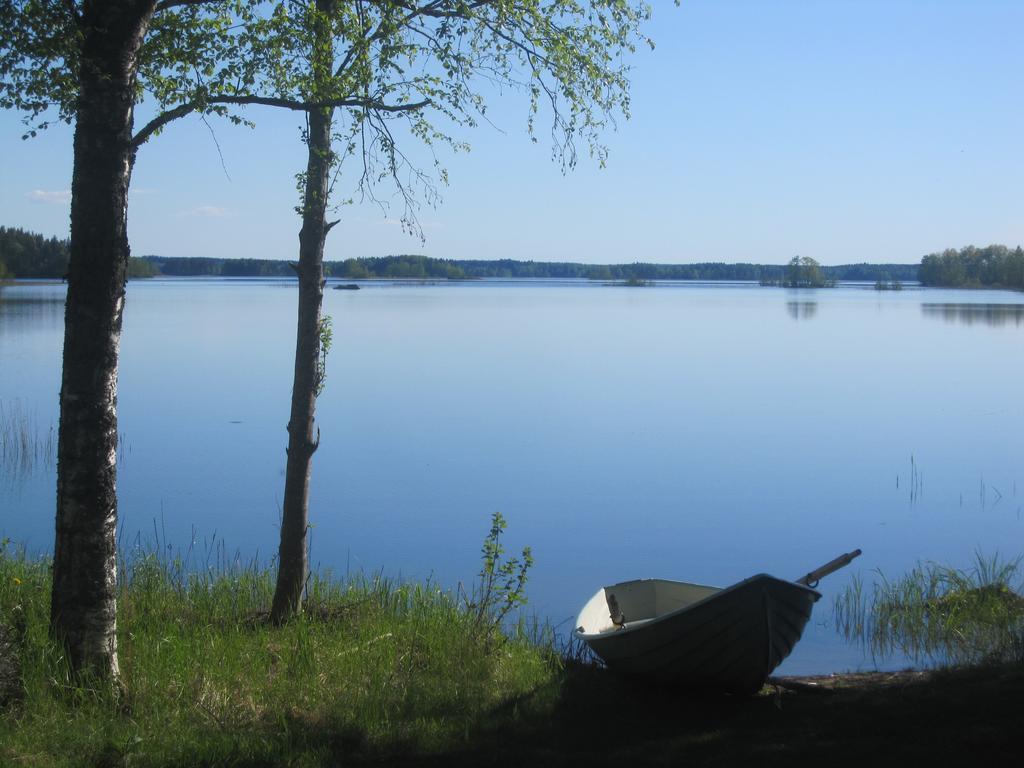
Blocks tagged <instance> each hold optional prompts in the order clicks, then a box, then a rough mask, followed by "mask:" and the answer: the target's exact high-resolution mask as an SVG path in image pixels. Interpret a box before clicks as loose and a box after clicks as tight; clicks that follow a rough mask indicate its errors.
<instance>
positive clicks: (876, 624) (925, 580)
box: [833, 553, 1024, 664]
mask: <svg viewBox="0 0 1024 768" xmlns="http://www.w3.org/2000/svg"><path fill="white" fill-rule="evenodd" d="M1020 564H1021V558H1020V557H1018V558H1016V559H1014V560H1011V561H1008V562H1006V561H1002V560H1001V559H1000V558H999V556H998V555H993V556H992V557H991V558H986V557H984V556H982V555H981V554H980V553H979V554H977V555H976V563H975V566H974V567H973V568H971V569H969V570H959V569H956V568H952V567H950V566H946V565H940V564H937V563H930V562H929V563H924V564H921V563H919V564H918V565H917V566H916V567H915V568H914V569H913V570H912V571H910V573H908V574H906V575H905V576H903V577H902V578H900V579H897V580H895V581H889V580H888V579H887V578H886V577H885V576H884V575H883V574H882V573H879V574H878V576H879V580H878V581H876V582H875V583H874V584H873V586H872V589H871V594H870V595H868V594H867V592H866V590H865V586H864V583H863V581H862V580H861V579H860V578H859V577H855V578H854V580H853V582H852V584H851V585H850V586H849V587H847V588H846V589H845V590H844V591H843V592H842V593H841V594H840V595H839V596H838V597H837V598H836V600H835V603H834V606H833V610H834V614H835V619H836V626H837V628H838V629H839V631H840V632H841V633H842V634H843V635H844V636H845V637H846V639H847V640H854V641H858V642H860V643H862V644H863V645H864V646H865V647H866V648H867V649H869V650H870V652H871V653H872V655H873V656H874V657H876V658H879V657H885V656H891V655H893V654H895V653H901V654H903V655H905V656H907V657H908V658H910V659H912V660H913V661H914V662H915V663H932V664H977V663H982V662H998V661H1021V660H1024V597H1022V595H1021V584H1022V579H1021V573H1020Z"/></svg>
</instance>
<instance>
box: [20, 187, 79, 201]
mask: <svg viewBox="0 0 1024 768" xmlns="http://www.w3.org/2000/svg"><path fill="white" fill-rule="evenodd" d="M25 197H27V198H29V199H30V200H38V201H39V202H41V203H51V204H53V205H67V204H68V203H70V202H71V190H70V189H52V190H51V189H33V190H32V191H31V192H26V193H25Z"/></svg>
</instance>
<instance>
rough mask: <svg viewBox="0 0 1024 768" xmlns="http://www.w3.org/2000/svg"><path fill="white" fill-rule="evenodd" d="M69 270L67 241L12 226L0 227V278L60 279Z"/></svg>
mask: <svg viewBox="0 0 1024 768" xmlns="http://www.w3.org/2000/svg"><path fill="white" fill-rule="evenodd" d="M67 271H68V241H67V240H58V239H57V238H56V237H49V238H47V237H43V236H42V235H39V234H36V233H34V232H27V231H25V230H24V229H18V228H15V227H0V275H3V274H5V273H6V275H7V276H10V277H62V276H63V275H64V274H65V273H66V272H67Z"/></svg>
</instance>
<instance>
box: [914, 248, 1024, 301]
mask: <svg viewBox="0 0 1024 768" xmlns="http://www.w3.org/2000/svg"><path fill="white" fill-rule="evenodd" d="M920 280H921V283H922V284H923V285H938V286H946V287H951V288H963V287H966V288H982V287H984V288H1017V289H1021V290H1024V250H1021V247H1020V246H1019V245H1018V246H1017V247H1016V248H1015V249H1013V250H1012V251H1011V250H1010V249H1009V248H1007V247H1006V246H1005V245H990V246H988V247H987V248H975V247H974V246H973V245H969V246H967V247H966V248H961V249H960V250H959V251H957V250H954V249H952V248H949V249H947V250H945V251H943V252H942V253H932V254H929V255H928V256H925V257H924V258H923V259H921V272H920Z"/></svg>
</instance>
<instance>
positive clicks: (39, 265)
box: [0, 227, 157, 280]
mask: <svg viewBox="0 0 1024 768" xmlns="http://www.w3.org/2000/svg"><path fill="white" fill-rule="evenodd" d="M69 245H70V243H69V242H68V241H67V240H61V239H60V238H57V237H43V235H40V234H37V233H35V232H28V231H26V230H24V229H19V228H17V227H0V279H4V278H11V277H21V278H29V279H32V278H34V279H56V280H61V279H63V278H64V276H65V275H66V274H67V273H68V258H69V254H70V252H69V250H68V248H69ZM156 274H157V271H156V269H155V267H154V266H153V265H152V264H151V263H149V262H147V261H145V260H143V259H136V258H132V259H130V260H129V262H128V276H129V277H152V276H154V275H156Z"/></svg>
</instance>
